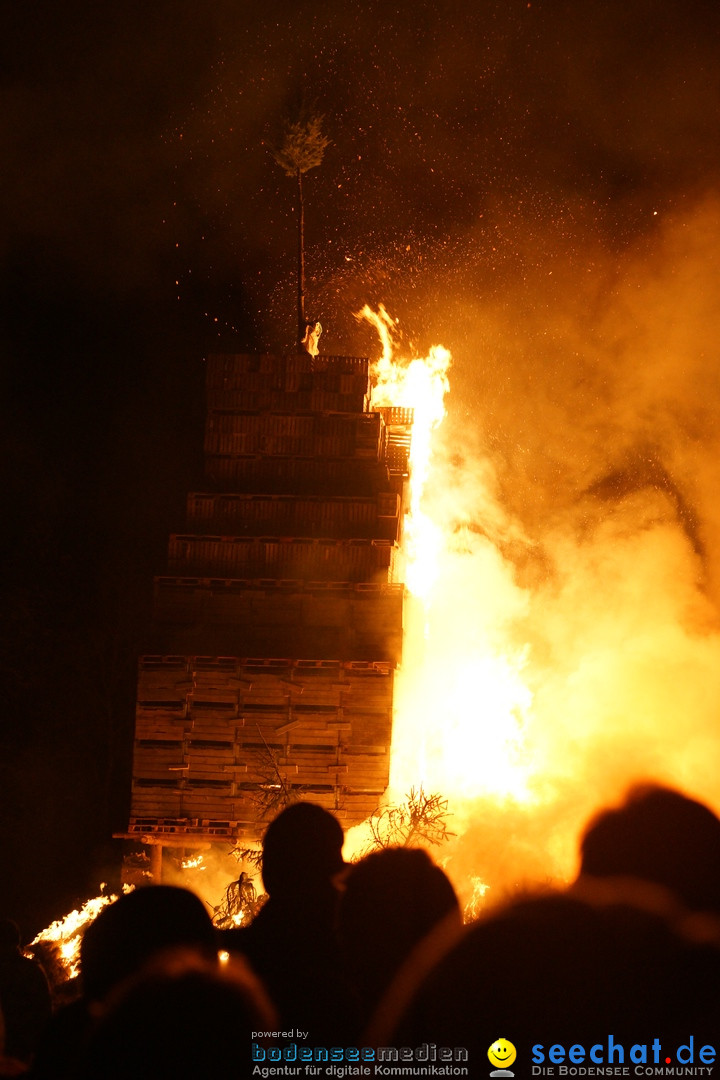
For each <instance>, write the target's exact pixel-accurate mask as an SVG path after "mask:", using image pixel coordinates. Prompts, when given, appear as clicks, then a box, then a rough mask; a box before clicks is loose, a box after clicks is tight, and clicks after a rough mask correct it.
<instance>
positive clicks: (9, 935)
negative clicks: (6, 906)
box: [0, 919, 20, 953]
mask: <svg viewBox="0 0 720 1080" xmlns="http://www.w3.org/2000/svg"><path fill="white" fill-rule="evenodd" d="M19 948H20V927H19V926H18V924H17V923H16V922H15V920H14V919H0V953H11V952H16V951H17V949H19Z"/></svg>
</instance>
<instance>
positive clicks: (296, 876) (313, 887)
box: [220, 802, 357, 1045]
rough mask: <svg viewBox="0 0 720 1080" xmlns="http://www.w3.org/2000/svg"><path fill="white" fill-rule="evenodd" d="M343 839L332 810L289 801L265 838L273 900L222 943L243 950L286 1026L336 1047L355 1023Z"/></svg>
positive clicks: (265, 862) (267, 886)
mask: <svg viewBox="0 0 720 1080" xmlns="http://www.w3.org/2000/svg"><path fill="white" fill-rule="evenodd" d="M343 839H344V838H343V831H342V827H341V826H340V823H339V822H338V821H337V819H336V818H335V817H333V815H332V814H331V813H329V812H328V811H327V810H324V809H323V808H322V807H320V806H316V805H315V804H313V803H308V802H299V803H293V804H292V805H291V806H288V807H287V808H286V809H285V810H283V811H282V812H281V813H280V814H279V815H278V817H276V818H275V820H274V821H272V822H271V823H270V825H269V826H268V828H267V831H266V833H265V837H264V840H263V856H262V877H263V883H264V886H265V891H266V892H267V894H268V900H267V901H266V902H265V904H264V905H263V907H262V908H261V909H260V911H259V912H258V914H257V915H256V916H255V918H254V919H253V921H252V922H251V923H250V925H249V926H248V927H246V928H243V927H240V928H239V929H237V930H227V931H224V932H221V934H220V941H221V944H222V945H223V947H224V948H227V949H229V950H231V951H240V952H242V953H243V954H244V955H245V956H246V957H247V959H248V961H249V962H250V964H251V966H252V968H253V970H254V971H255V972H256V973H257V974H258V975H259V977H260V978H261V979H262V981H263V982H264V984H265V986H266V987H267V989H268V992H269V994H270V997H271V999H272V1001H273V1003H274V1005H275V1007H276V1008H277V1010H278V1013H279V1017H280V1021H279V1022H280V1027H281V1028H283V1027H285V1028H288V1027H290V1028H301V1029H303V1030H309V1031H310V1036H309V1039H310V1040H312V1039H313V1038H314V1039H315V1040H316V1041H317V1042H318V1043H320V1040H323V1039H328V1038H331V1037H332V1039H333V1045H340V1043H337V1042H336V1040H337V1039H341V1040H342V1039H343V1038H351V1037H352V1035H353V1034H354V1033H355V1031H356V1025H357V1018H356V1013H357V1009H356V1003H355V1000H354V998H353V995H352V993H351V991H350V989H349V984H348V982H347V979H346V977H345V975H344V972H343V970H342V965H341V961H340V957H339V950H338V942H337V934H336V919H337V907H338V900H339V892H338V889H337V885H336V881H335V879H336V878H337V876H338V875H340V874H341V873H342V872H343V871H344V870H345V864H344V862H343V858H342V846H343ZM320 1044H321V1043H320Z"/></svg>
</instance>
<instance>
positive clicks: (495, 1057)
mask: <svg viewBox="0 0 720 1080" xmlns="http://www.w3.org/2000/svg"><path fill="white" fill-rule="evenodd" d="M516 1057H517V1050H516V1049H515V1047H514V1046H513V1044H512V1043H511V1042H508V1040H507V1039H496V1040H495V1042H494V1043H493V1044H492V1046H491V1047H490V1049H489V1050H488V1058H489V1059H490V1064H491V1065H494V1066H495V1067H496V1068H497V1069H507V1068H508V1066H510V1065H512V1063H513V1061H514V1060H515V1058H516Z"/></svg>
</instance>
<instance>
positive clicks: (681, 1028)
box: [378, 894, 720, 1075]
mask: <svg viewBox="0 0 720 1080" xmlns="http://www.w3.org/2000/svg"><path fill="white" fill-rule="evenodd" d="M719 991H720V949H719V948H718V945H717V944H716V943H702V942H695V941H691V940H688V939H686V938H685V937H684V936H683V934H682V933H680V932H678V931H676V929H675V928H674V927H673V926H672V925H671V924H670V923H669V922H668V920H667V919H666V918H664V917H663V916H662V915H659V914H656V913H653V912H649V911H647V910H642V909H641V908H640V907H636V906H633V905H631V904H628V903H623V904H614V903H611V904H602V905H593V904H590V903H587V902H585V901H584V900H580V899H578V898H576V897H574V896H571V895H569V894H553V895H547V896H538V897H534V898H528V899H526V900H522V901H517V902H515V903H513V904H511V905H508V906H507V907H505V908H503V909H501V910H499V911H498V912H496V913H495V914H494V915H492V916H489V917H487V918H485V919H482V920H480V921H479V922H477V923H475V924H473V925H472V926H470V927H469V928H467V930H466V931H465V933H464V935H463V936H462V938H461V939H460V941H459V942H458V944H457V945H456V946H455V947H454V948H453V949H451V950H450V952H448V953H447V954H446V956H445V957H444V958H443V959H442V960H441V961H440V963H439V964H438V965H437V966H436V967H435V969H434V970H433V971H432V972H431V973H430V975H429V976H428V977H427V979H426V980H425V981H424V982H423V983H422V984H421V985H420V986H419V988H418V989H417V990H416V993H415V997H414V1000H413V1001H412V1003H411V1005H410V1006H409V1008H408V1009H407V1010H406V1013H405V1015H404V1017H403V1019H402V1020H401V1022H400V1023H399V1025H397V1026H396V1028H395V1030H394V1031H387V1030H383V1031H381V1032H380V1033H379V1036H378V1040H379V1043H380V1044H383V1043H384V1044H385V1045H388V1043H389V1044H391V1045H392V1044H394V1045H398V1046H413V1045H416V1046H419V1045H421V1044H422V1043H431V1042H434V1043H436V1045H438V1046H446V1047H464V1048H466V1049H467V1050H468V1052H469V1057H470V1062H471V1063H474V1064H475V1066H476V1067H477V1066H478V1065H481V1064H482V1065H483V1066H484V1067H487V1065H486V1062H487V1050H488V1047H489V1046H490V1045H491V1044H492V1043H493V1042H494V1041H495V1039H497V1038H498V1037H500V1036H502V1037H503V1038H509V1039H510V1040H511V1041H512V1042H513V1043H514V1044H515V1046H516V1047H517V1049H518V1054H519V1056H520V1054H521V1053H522V1056H523V1057H524V1063H525V1065H527V1064H528V1061H529V1051H530V1047H532V1046H534V1045H536V1044H537V1045H540V1046H544V1047H545V1054H546V1055H547V1051H548V1049H549V1046H550V1045H551V1044H555V1043H558V1044H563V1045H564V1046H565V1047H566V1048H567V1047H569V1046H571V1045H573V1044H582V1045H584V1046H585V1047H587V1048H588V1049H589V1047H590V1046H592V1045H594V1044H596V1043H598V1042H601V1041H603V1042H604V1041H606V1040H607V1037H608V1035H609V1034H610V1033H612V1035H613V1038H614V1040H615V1042H616V1043H621V1042H624V1043H625V1047H626V1050H625V1054H627V1053H628V1050H629V1048H630V1047H631V1046H632V1045H633V1044H635V1043H642V1042H648V1043H650V1042H652V1039H653V1038H654V1035H655V1034H659V1035H660V1036H661V1038H662V1043H663V1046H664V1045H666V1044H667V1045H668V1046H670V1045H673V1044H674V1045H675V1046H677V1045H679V1044H680V1043H682V1042H686V1041H687V1036H688V1032H695V1038H696V1041H698V1040H704V1041H705V1042H712V1036H713V1034H714V1033H716V1032H717V1030H718V1028H717V1025H718V1018H719V1017H720V1011H719V1007H720V993H719ZM675 1040H677V1041H675ZM698 1044H700V1043H698ZM547 1060H548V1059H547V1057H546V1058H545V1061H546V1064H547ZM587 1064H588V1062H587V1061H586V1062H585V1065H587ZM613 1064H617V1060H616V1061H615V1062H613ZM625 1064H628V1061H627V1058H626V1060H625ZM523 1075H525V1073H524V1072H523Z"/></svg>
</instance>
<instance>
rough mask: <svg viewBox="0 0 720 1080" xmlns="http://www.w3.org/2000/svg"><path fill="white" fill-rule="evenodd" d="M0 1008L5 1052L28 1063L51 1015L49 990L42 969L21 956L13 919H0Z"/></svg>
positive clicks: (18, 938) (15, 924)
mask: <svg viewBox="0 0 720 1080" xmlns="http://www.w3.org/2000/svg"><path fill="white" fill-rule="evenodd" d="M0 1009H2V1014H3V1017H4V1020H5V1053H6V1054H7V1055H8V1057H12V1058H17V1059H18V1060H20V1061H24V1062H30V1061H31V1060H32V1057H33V1055H34V1053H35V1051H36V1050H37V1046H38V1043H39V1040H40V1036H41V1035H42V1033H43V1031H44V1030H45V1028H46V1027H47V1024H48V1022H49V1020H50V1016H51V1013H52V1006H51V999H50V988H49V986H48V981H47V978H46V976H45V972H44V971H43V969H42V968H41V966H40V965H39V964H38V963H37V961H35V960H32V959H30V957H28V956H25V955H24V954H23V951H22V949H21V946H20V929H19V927H18V925H17V923H16V922H14V921H13V920H12V919H1V920H0Z"/></svg>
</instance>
